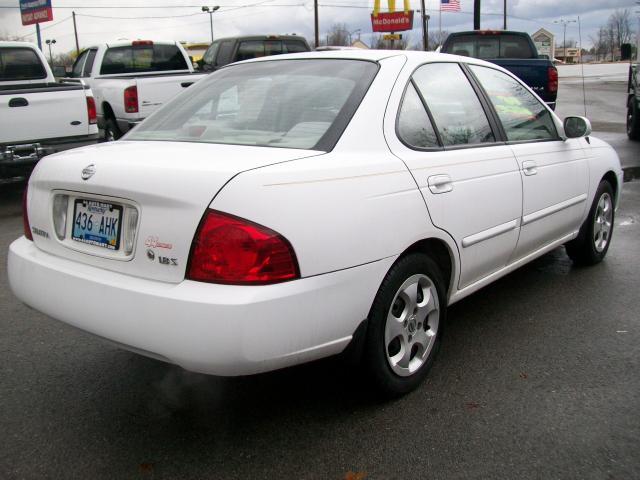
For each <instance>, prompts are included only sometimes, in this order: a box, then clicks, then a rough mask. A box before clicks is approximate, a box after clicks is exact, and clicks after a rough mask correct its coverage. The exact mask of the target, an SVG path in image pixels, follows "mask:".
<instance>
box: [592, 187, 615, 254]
mask: <svg viewBox="0 0 640 480" xmlns="http://www.w3.org/2000/svg"><path fill="white" fill-rule="evenodd" d="M612 223H613V202H612V201H611V195H609V194H608V193H603V194H602V196H601V197H600V200H598V206H597V207H596V214H595V217H594V219H593V245H594V247H595V249H596V251H597V252H598V253H600V252H602V251H603V250H604V249H605V248H606V247H607V244H608V243H609V239H610V238H611V227H612Z"/></svg>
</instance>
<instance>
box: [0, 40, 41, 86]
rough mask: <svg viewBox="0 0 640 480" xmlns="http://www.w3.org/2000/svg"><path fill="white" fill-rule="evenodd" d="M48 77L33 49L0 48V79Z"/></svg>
mask: <svg viewBox="0 0 640 480" xmlns="http://www.w3.org/2000/svg"><path fill="white" fill-rule="evenodd" d="M46 77H47V71H46V70H45V69H44V65H42V62H40V58H39V57H38V55H37V54H36V52H34V51H33V50H32V49H30V48H21V47H7V48H0V81H3V82H6V81H8V80H40V79H43V78H46Z"/></svg>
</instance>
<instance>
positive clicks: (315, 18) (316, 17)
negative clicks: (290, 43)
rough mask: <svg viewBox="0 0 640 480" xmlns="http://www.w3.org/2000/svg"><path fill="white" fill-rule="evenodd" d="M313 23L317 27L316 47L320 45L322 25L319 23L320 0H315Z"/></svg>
mask: <svg viewBox="0 0 640 480" xmlns="http://www.w3.org/2000/svg"><path fill="white" fill-rule="evenodd" d="M313 23H314V28H315V42H316V48H318V47H319V46H320V27H319V23H318V0H313Z"/></svg>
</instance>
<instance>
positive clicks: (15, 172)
mask: <svg viewBox="0 0 640 480" xmlns="http://www.w3.org/2000/svg"><path fill="white" fill-rule="evenodd" d="M97 142H98V133H93V134H90V135H80V136H75V137H63V138H50V139H44V140H34V141H30V142H19V143H16V144H13V145H3V146H0V183H7V182H10V181H17V180H24V179H25V178H27V177H28V176H29V174H30V173H31V170H33V167H34V166H35V165H36V163H38V161H39V160H40V159H41V158H42V157H44V156H46V155H50V154H52V153H57V152H62V151H64V150H70V149H72V148H78V147H84V146H85V145H92V144H94V143H97Z"/></svg>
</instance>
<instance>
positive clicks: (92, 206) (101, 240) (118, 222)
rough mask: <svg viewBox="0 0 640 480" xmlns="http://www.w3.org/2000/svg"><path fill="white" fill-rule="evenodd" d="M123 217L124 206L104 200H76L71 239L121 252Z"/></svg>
mask: <svg viewBox="0 0 640 480" xmlns="http://www.w3.org/2000/svg"><path fill="white" fill-rule="evenodd" d="M79 207H80V209H79ZM78 215H80V218H79V217H78ZM83 215H84V216H83ZM123 215H124V207H123V206H122V205H118V204H116V203H113V202H107V201H103V200H95V199H89V198H76V199H75V200H74V202H73V217H72V218H73V224H72V226H71V239H72V240H74V241H76V242H79V243H84V244H88V245H93V246H95V247H98V248H104V249H106V250H109V251H114V252H117V251H118V250H120V240H121V237H122V218H123ZM105 219H106V221H105ZM114 220H115V224H114ZM87 227H91V228H87ZM107 230H108V231H107Z"/></svg>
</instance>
